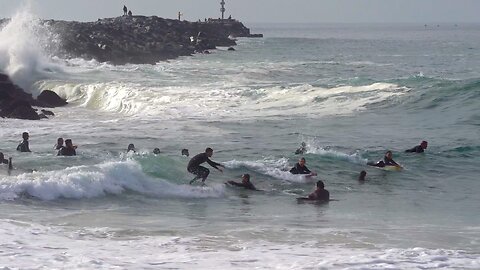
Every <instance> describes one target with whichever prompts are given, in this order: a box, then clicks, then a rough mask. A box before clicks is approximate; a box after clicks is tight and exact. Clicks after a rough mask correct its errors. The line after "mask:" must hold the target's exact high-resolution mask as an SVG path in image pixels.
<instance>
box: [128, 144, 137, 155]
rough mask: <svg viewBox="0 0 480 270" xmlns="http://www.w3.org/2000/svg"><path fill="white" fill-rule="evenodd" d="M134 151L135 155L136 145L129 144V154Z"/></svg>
mask: <svg viewBox="0 0 480 270" xmlns="http://www.w3.org/2000/svg"><path fill="white" fill-rule="evenodd" d="M130 151H132V152H133V153H136V152H137V151H136V150H135V145H133V143H131V144H129V145H128V147H127V153H130Z"/></svg>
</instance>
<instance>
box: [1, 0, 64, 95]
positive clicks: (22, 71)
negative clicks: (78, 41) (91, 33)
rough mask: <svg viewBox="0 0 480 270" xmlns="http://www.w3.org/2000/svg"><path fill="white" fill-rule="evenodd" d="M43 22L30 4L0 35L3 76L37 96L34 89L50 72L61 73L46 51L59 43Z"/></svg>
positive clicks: (23, 8)
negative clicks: (53, 43)
mask: <svg viewBox="0 0 480 270" xmlns="http://www.w3.org/2000/svg"><path fill="white" fill-rule="evenodd" d="M40 22H41V21H40V19H38V18H37V17H36V16H35V15H34V14H33V12H32V7H31V4H27V5H26V6H25V7H22V8H20V11H19V12H17V13H16V14H15V15H14V16H13V17H12V18H11V20H10V21H9V22H8V23H7V24H6V25H5V26H4V27H3V28H2V29H1V31H0V72H4V73H7V74H8V75H9V76H10V78H11V79H12V80H13V81H14V82H15V83H16V84H18V85H19V86H20V87H22V88H23V89H25V90H26V91H30V92H32V94H34V95H36V94H38V93H37V92H36V91H35V90H34V89H31V88H32V86H33V84H34V83H35V82H36V81H37V80H39V79H42V78H45V77H46V74H47V71H49V70H52V69H58V67H57V66H56V65H54V64H52V63H51V62H49V60H48V59H47V57H46V56H45V55H46V52H45V49H46V48H47V47H49V46H51V44H50V43H51V42H52V40H56V39H55V38H54V37H52V34H51V33H50V31H48V29H47V27H45V26H44V25H42V24H41V23H40Z"/></svg>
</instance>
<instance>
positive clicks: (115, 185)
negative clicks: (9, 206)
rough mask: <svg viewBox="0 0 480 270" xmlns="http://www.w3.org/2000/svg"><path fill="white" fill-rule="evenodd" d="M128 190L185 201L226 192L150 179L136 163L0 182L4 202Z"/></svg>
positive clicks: (11, 178)
mask: <svg viewBox="0 0 480 270" xmlns="http://www.w3.org/2000/svg"><path fill="white" fill-rule="evenodd" d="M126 190H130V191H134V192H138V193H142V194H145V195H148V196H154V197H182V198H209V197H221V196H223V195H224V191H225V190H224V187H223V185H213V186H212V187H194V186H189V185H176V184H173V183H170V182H168V181H166V180H162V179H155V178H152V177H149V176H147V175H145V174H144V173H143V172H142V169H141V167H140V165H139V164H138V163H136V162H135V161H133V160H127V161H121V162H118V161H116V162H106V163H104V164H100V165H95V166H77V167H70V168H67V169H64V170H60V171H48V172H34V173H26V174H21V175H18V176H15V177H7V178H2V180H1V181H0V199H2V200H14V199H16V198H18V197H19V196H21V195H23V194H25V193H26V194H29V195H30V196H33V197H36V198H38V199H41V200H55V199H58V198H70V199H81V198H93V197H100V196H105V195H106V194H121V193H123V192H125V191H126Z"/></svg>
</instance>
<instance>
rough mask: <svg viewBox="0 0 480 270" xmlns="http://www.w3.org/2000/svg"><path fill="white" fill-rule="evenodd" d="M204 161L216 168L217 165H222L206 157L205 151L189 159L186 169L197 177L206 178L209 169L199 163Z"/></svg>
mask: <svg viewBox="0 0 480 270" xmlns="http://www.w3.org/2000/svg"><path fill="white" fill-rule="evenodd" d="M204 162H207V163H208V164H209V165H210V166H212V167H214V168H215V169H218V166H222V165H221V164H219V163H216V162H213V161H211V160H210V159H209V158H208V156H207V153H201V154H198V155H196V156H194V157H193V158H192V159H190V162H188V166H187V171H188V172H190V173H193V174H195V175H196V176H197V177H199V178H202V179H203V180H205V179H207V177H208V175H209V174H210V170H209V169H207V168H205V167H203V166H200V164H202V163H204Z"/></svg>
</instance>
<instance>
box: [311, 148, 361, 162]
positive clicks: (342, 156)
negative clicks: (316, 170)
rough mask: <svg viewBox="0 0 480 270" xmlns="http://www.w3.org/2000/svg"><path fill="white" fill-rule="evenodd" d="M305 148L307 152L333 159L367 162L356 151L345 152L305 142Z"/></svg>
mask: <svg viewBox="0 0 480 270" xmlns="http://www.w3.org/2000/svg"><path fill="white" fill-rule="evenodd" d="M306 150H307V152H306V153H308V154H314V155H319V156H323V157H327V158H332V159H334V160H343V161H348V162H350V163H355V164H361V165H365V164H367V161H368V160H367V159H366V158H363V157H361V155H360V153H359V152H358V151H356V152H355V153H351V154H347V153H344V152H341V151H337V150H334V149H331V148H328V147H321V146H318V145H316V144H315V143H307V146H306Z"/></svg>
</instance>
